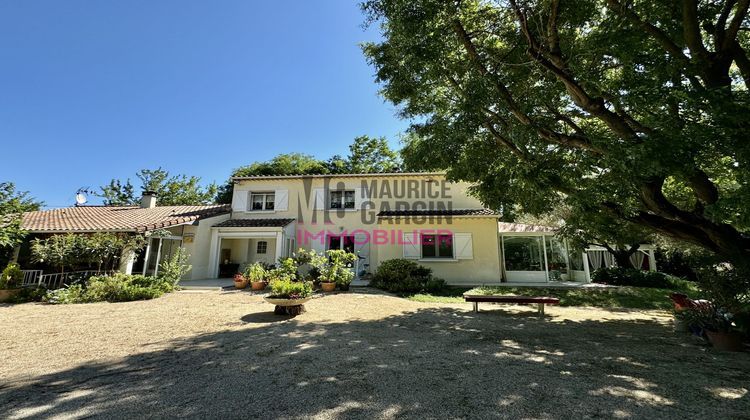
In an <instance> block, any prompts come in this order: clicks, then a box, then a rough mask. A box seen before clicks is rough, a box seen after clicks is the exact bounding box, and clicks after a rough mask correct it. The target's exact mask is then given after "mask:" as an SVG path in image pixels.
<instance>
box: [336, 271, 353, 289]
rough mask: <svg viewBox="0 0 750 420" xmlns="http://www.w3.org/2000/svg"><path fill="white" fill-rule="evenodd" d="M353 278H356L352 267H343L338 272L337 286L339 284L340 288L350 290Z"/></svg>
mask: <svg viewBox="0 0 750 420" xmlns="http://www.w3.org/2000/svg"><path fill="white" fill-rule="evenodd" d="M352 280H354V271H352V270H350V269H347V268H342V269H340V270H338V272H337V273H336V286H338V288H339V290H343V291H347V290H349V285H351V284H352Z"/></svg>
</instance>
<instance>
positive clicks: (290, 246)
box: [208, 218, 295, 278]
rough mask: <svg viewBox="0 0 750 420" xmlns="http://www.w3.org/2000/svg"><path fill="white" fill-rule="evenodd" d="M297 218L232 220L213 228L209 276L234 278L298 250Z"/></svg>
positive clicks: (273, 262)
mask: <svg viewBox="0 0 750 420" xmlns="http://www.w3.org/2000/svg"><path fill="white" fill-rule="evenodd" d="M294 222H295V219H270V218H263V219H230V220H226V221H224V222H221V223H218V224H216V225H214V226H213V227H212V228H211V245H210V251H209V267H208V274H209V276H210V277H211V278H218V277H231V276H232V275H233V274H234V273H235V272H238V271H242V270H244V268H245V267H246V266H247V265H249V264H252V263H254V262H261V263H265V264H275V263H276V262H277V261H278V259H279V258H281V257H287V256H290V255H291V254H292V252H294V249H295V230H294V227H295V224H294Z"/></svg>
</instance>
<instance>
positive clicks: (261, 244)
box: [255, 241, 268, 254]
mask: <svg viewBox="0 0 750 420" xmlns="http://www.w3.org/2000/svg"><path fill="white" fill-rule="evenodd" d="M266 252H268V242H266V241H258V245H256V249H255V253H256V254H265V253H266Z"/></svg>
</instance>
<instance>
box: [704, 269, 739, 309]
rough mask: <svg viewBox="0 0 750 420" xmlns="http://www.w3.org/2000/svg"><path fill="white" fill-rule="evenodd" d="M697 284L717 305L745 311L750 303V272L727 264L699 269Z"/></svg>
mask: <svg viewBox="0 0 750 420" xmlns="http://www.w3.org/2000/svg"><path fill="white" fill-rule="evenodd" d="M698 284H699V285H700V288H701V290H702V291H703V292H705V293H706V295H707V297H708V298H709V299H710V300H711V301H712V302H714V304H716V305H717V306H719V307H721V308H725V309H727V310H729V311H732V312H745V311H746V310H747V307H748V306H749V305H750V273H748V272H747V271H746V270H741V269H738V268H733V267H729V266H716V267H711V268H706V269H703V270H700V272H699V273H698Z"/></svg>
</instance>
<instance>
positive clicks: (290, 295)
mask: <svg viewBox="0 0 750 420" xmlns="http://www.w3.org/2000/svg"><path fill="white" fill-rule="evenodd" d="M312 292H313V289H312V283H310V282H307V281H292V280H291V279H280V280H275V281H273V282H271V295H270V296H269V297H271V298H279V299H303V298H306V297H309V296H310V295H312Z"/></svg>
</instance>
